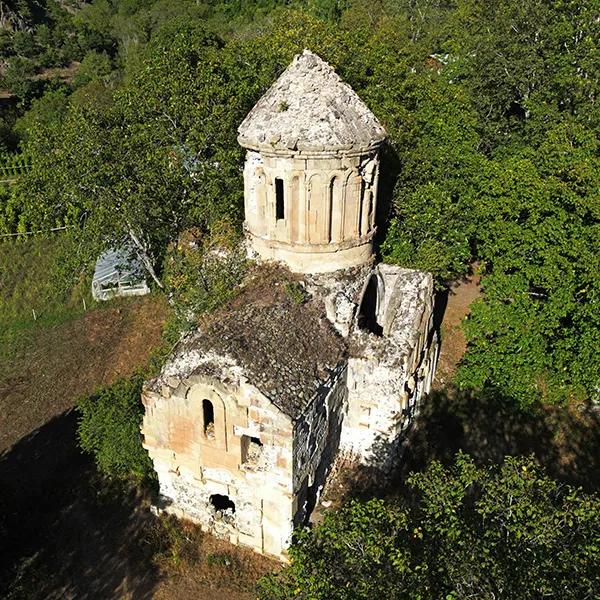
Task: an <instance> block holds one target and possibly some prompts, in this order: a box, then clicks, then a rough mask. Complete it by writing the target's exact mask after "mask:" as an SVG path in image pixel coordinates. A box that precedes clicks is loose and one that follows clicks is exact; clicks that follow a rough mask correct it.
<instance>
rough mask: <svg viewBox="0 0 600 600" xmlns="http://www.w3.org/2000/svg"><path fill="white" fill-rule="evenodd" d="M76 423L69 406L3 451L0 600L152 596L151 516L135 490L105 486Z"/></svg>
mask: <svg viewBox="0 0 600 600" xmlns="http://www.w3.org/2000/svg"><path fill="white" fill-rule="evenodd" d="M76 426H77V415H76V413H75V411H72V410H71V411H68V412H66V413H64V414H62V415H60V416H58V417H56V418H54V419H52V420H51V421H50V422H48V423H47V424H46V425H44V426H43V427H41V428H40V429H38V430H37V431H35V432H34V433H32V434H31V435H29V436H27V437H25V438H23V439H22V440H21V441H19V442H18V443H17V444H15V445H14V446H13V447H12V448H10V449H9V450H8V451H6V452H5V453H3V454H2V455H0V540H1V541H2V542H1V544H0V597H3V598H10V599H11V600H14V599H17V598H19V599H20V598H23V599H25V598H27V599H28V600H30V599H35V598H44V599H53V598H62V599H70V598H77V599H80V598H81V599H87V598H89V599H92V598H93V599H99V600H101V599H104V598H116V597H125V598H126V597H131V598H136V599H141V600H143V599H145V598H150V597H151V596H152V590H153V588H154V586H155V585H156V582H157V577H158V574H157V573H156V569H155V568H154V565H153V564H152V562H151V553H150V551H149V552H145V551H144V544H143V540H140V539H139V538H140V536H141V535H143V530H144V528H143V523H144V521H145V520H148V519H151V518H152V517H151V516H150V514H149V512H148V511H147V509H145V508H142V505H143V502H141V499H140V498H139V496H138V495H137V494H136V492H134V491H130V492H122V491H121V492H120V493H113V491H114V490H107V487H106V482H103V481H101V480H100V478H99V477H98V475H97V472H96V470H95V468H94V465H93V464H92V462H91V461H90V459H89V457H87V456H85V455H83V454H81V452H80V450H79V449H78V447H77V444H76Z"/></svg>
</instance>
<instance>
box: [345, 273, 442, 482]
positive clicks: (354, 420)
mask: <svg viewBox="0 0 600 600" xmlns="http://www.w3.org/2000/svg"><path fill="white" fill-rule="evenodd" d="M373 277H375V278H376V285H374V286H373V289H376V290H377V292H376V293H377V298H376V304H375V306H374V307H373V310H374V315H373V316H374V317H375V319H376V322H377V326H378V327H379V330H378V332H377V333H374V332H373V331H369V330H368V329H364V328H361V327H360V326H359V320H360V318H361V315H360V314H359V317H358V319H357V323H356V324H355V326H354V329H353V331H352V333H351V339H350V358H349V361H348V378H347V382H348V414H347V415H346V417H345V419H344V424H343V430H342V438H341V447H342V448H343V450H344V451H346V452H348V453H351V454H353V455H356V456H357V457H358V458H359V460H360V462H362V463H363V464H367V465H371V466H375V467H378V468H380V469H382V470H388V469H389V468H391V467H392V466H393V464H394V462H396V461H397V460H398V458H399V454H398V450H399V447H400V445H401V442H402V439H403V437H404V433H405V432H406V429H407V428H408V427H409V426H410V424H411V423H412V421H413V419H414V417H415V415H416V412H417V410H418V402H419V399H420V398H421V397H422V396H423V395H424V394H426V393H428V392H429V389H430V386H431V381H432V378H433V374H434V372H435V366H436V362H437V353H438V341H437V334H436V332H435V331H434V330H433V281H432V277H431V275H430V274H428V273H422V272H419V271H412V270H408V269H400V268H398V267H391V266H389V265H379V266H378V267H377V268H376V269H375V271H374V275H373ZM363 317H364V315H363Z"/></svg>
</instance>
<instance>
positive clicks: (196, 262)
mask: <svg viewBox="0 0 600 600" xmlns="http://www.w3.org/2000/svg"><path fill="white" fill-rule="evenodd" d="M245 272H246V256H245V250H244V248H243V247H242V246H241V245H240V244H239V241H238V240H237V238H236V236H235V234H234V233H232V232H231V228H230V226H227V225H224V226H222V227H221V231H220V234H217V233H213V235H211V236H204V237H203V236H195V235H193V233H192V232H186V234H184V235H182V236H181V237H180V239H179V241H178V243H177V244H176V245H174V247H173V248H172V249H171V251H170V252H169V254H168V257H167V260H166V267H165V283H166V285H167V290H168V293H169V294H170V295H171V298H172V302H173V305H174V308H175V311H176V313H177V316H178V319H179V321H180V323H182V324H183V328H186V327H188V326H189V325H190V324H192V323H194V322H195V318H196V317H197V315H200V314H202V313H206V312H211V311H213V310H215V309H216V308H218V307H219V306H221V305H223V304H225V303H226V302H227V301H228V300H230V299H231V298H232V297H233V296H235V294H236V293H237V290H238V288H239V284H240V283H241V281H242V278H243V276H244V274H245Z"/></svg>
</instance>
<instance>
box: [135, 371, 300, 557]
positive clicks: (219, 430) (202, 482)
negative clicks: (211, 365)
mask: <svg viewBox="0 0 600 600" xmlns="http://www.w3.org/2000/svg"><path fill="white" fill-rule="evenodd" d="M167 380H168V381H169V384H167V383H163V384H162V385H161V386H159V387H158V389H157V387H156V386H153V389H152V387H150V386H148V387H147V388H146V389H145V391H144V394H143V401H144V405H145V408H146V413H145V416H144V420H143V424H142V434H143V436H144V447H145V448H146V449H147V450H148V452H149V454H150V457H151V458H152V460H153V462H154V467H155V469H156V472H157V474H158V479H159V484H160V495H161V507H162V508H163V509H164V510H166V511H168V512H171V513H174V514H176V515H177V516H179V517H184V518H187V519H190V520H192V521H195V522H197V523H199V524H200V525H201V526H202V528H203V529H204V530H206V531H209V532H211V533H214V534H216V535H219V536H221V537H225V538H227V539H229V540H230V541H231V542H232V543H236V544H243V545H246V546H250V547H252V548H254V549H255V550H257V551H259V552H262V553H266V554H271V555H274V556H282V554H283V553H284V550H285V548H286V546H287V545H288V543H289V538H290V536H291V532H292V526H293V489H292V487H293V486H292V423H291V419H290V418H289V417H288V416H287V415H284V414H283V413H281V412H280V411H279V410H278V409H277V408H276V407H274V406H273V405H272V404H271V403H270V402H269V401H268V400H266V399H265V398H264V397H263V396H262V395H261V394H260V393H259V392H258V390H256V388H254V387H253V386H251V385H249V384H248V383H246V382H244V381H240V382H238V383H237V384H235V385H233V384H231V383H229V384H223V383H222V382H220V381H219V380H217V379H216V378H214V377H210V376H207V375H192V376H190V377H188V378H187V379H185V380H183V381H178V380H177V378H175V377H170V378H167ZM203 400H208V401H210V402H211V404H212V406H213V409H214V424H213V426H211V427H209V431H205V428H204V408H203ZM244 436H245V437H244ZM251 438H255V439H259V440H260V442H261V443H262V447H261V446H259V445H257V444H255V443H254V442H251V441H250V440H251ZM215 495H219V496H220V497H222V498H221V500H222V499H223V498H225V497H226V498H227V499H229V501H231V502H233V503H234V505H235V511H233V510H232V509H231V508H226V507H225V508H221V509H220V510H219V508H218V507H215V505H214V502H211V496H215Z"/></svg>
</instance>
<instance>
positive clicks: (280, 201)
mask: <svg viewBox="0 0 600 600" xmlns="http://www.w3.org/2000/svg"><path fill="white" fill-rule="evenodd" d="M275 219H277V221H281V220H282V219H285V204H284V198H283V179H279V177H276V178H275Z"/></svg>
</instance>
